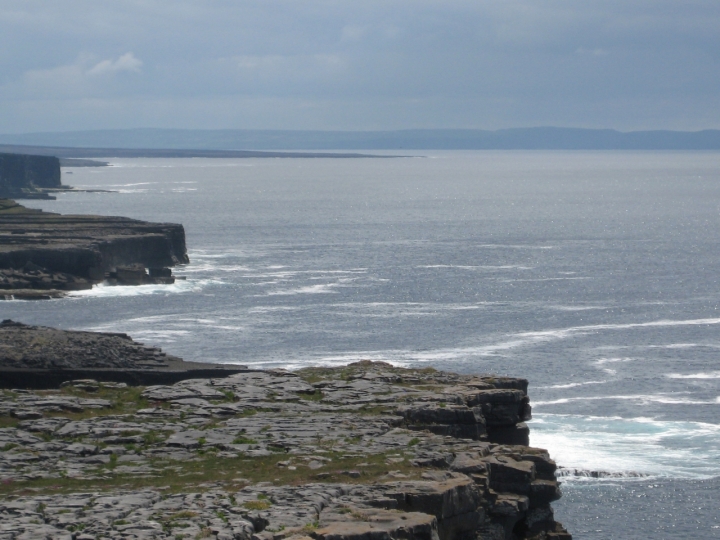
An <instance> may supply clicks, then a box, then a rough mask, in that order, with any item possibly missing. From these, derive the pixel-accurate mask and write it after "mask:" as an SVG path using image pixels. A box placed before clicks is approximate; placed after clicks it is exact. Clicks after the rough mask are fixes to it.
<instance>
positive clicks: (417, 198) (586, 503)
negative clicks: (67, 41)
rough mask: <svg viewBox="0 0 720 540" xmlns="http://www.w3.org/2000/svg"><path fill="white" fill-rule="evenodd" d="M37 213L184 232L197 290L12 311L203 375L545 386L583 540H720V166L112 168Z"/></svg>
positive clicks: (567, 160) (594, 155) (594, 159)
mask: <svg viewBox="0 0 720 540" xmlns="http://www.w3.org/2000/svg"><path fill="white" fill-rule="evenodd" d="M110 163H111V166H110V167H105V168H69V169H64V175H63V176H64V177H63V181H64V182H65V183H67V184H70V185H74V186H76V187H79V188H87V189H106V190H113V191H114V192H113V193H67V194H61V195H59V196H58V200H57V201H26V204H27V206H32V207H37V208H42V209H44V210H48V211H54V212H61V213H83V214H103V215H121V216H129V217H134V218H139V219H143V220H150V221H168V222H177V223H182V224H184V226H185V229H186V233H187V245H188V250H189V256H190V260H191V263H190V264H189V265H187V266H184V267H180V268H177V269H175V273H176V274H178V275H183V276H187V280H186V281H178V282H177V283H176V284H174V285H163V286H153V285H148V286H141V287H109V286H99V287H96V288H94V289H93V290H92V291H85V292H78V293H74V294H73V295H72V296H71V297H69V298H65V299H60V300H52V301H45V302H21V301H11V302H3V303H0V311H1V312H2V313H1V314H2V318H12V319H15V320H19V321H23V322H25V323H31V324H41V325H49V326H59V327H62V328H73V329H86V330H98V331H116V332H117V331H119V332H127V333H129V334H131V335H132V336H133V337H134V338H135V339H137V340H140V341H142V342H144V343H146V344H151V345H158V346H161V347H163V349H164V350H166V351H167V352H169V353H172V354H175V355H178V356H181V357H183V358H185V359H187V360H194V361H206V362H238V363H242V364H247V365H250V366H254V367H286V368H298V367H302V366H307V365H316V364H326V365H341V364H345V363H348V362H352V361H356V360H361V359H371V360H383V361H387V362H392V363H394V364H396V365H403V366H433V367H435V368H438V369H446V370H453V371H460V372H464V373H497V374H503V375H511V376H520V377H526V378H528V379H529V380H530V391H529V392H530V396H531V400H532V403H533V418H534V419H533V421H532V422H531V430H532V431H531V443H532V444H533V445H535V446H539V447H544V448H547V449H549V450H550V452H551V453H552V455H553V457H554V458H555V459H556V460H557V462H558V464H559V465H560V466H562V467H563V469H562V474H563V475H564V476H563V477H562V479H561V480H562V481H563V492H564V498H563V499H561V500H560V501H558V502H557V503H555V504H554V507H555V509H556V514H557V518H558V519H559V520H560V521H562V522H563V523H565V524H566V526H567V527H568V528H569V529H570V530H571V531H572V532H573V533H574V535H575V537H576V538H579V539H598V540H599V539H606V538H613V539H636V538H637V539H646V538H653V539H664V538H673V539H675V538H677V539H679V538H686V539H695V538H720V511H719V510H718V508H719V507H720V503H719V501H720V496H718V492H719V491H718V490H719V489H720V414H719V413H720V360H719V358H720V312H719V311H718V305H719V303H720V283H719V277H720V250H719V249H718V248H719V243H720V234H719V233H718V231H720V153H718V152H550V151H543V152H524V151H514V152H424V153H422V155H421V154H416V155H414V156H408V157H402V158H390V157H383V158H362V159H237V160H234V159H111V160H110Z"/></svg>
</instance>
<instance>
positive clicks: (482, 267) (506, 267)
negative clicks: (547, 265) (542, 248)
mask: <svg viewBox="0 0 720 540" xmlns="http://www.w3.org/2000/svg"><path fill="white" fill-rule="evenodd" d="M416 268H457V269H459V270H532V269H533V267H532V266H520V265H515V264H507V265H499V266H493V265H478V266H471V265H462V264H426V265H421V266H417V267H416Z"/></svg>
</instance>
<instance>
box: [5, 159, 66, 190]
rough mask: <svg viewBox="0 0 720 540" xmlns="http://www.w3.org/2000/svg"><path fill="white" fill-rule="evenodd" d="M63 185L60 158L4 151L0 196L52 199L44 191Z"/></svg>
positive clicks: (59, 187)
mask: <svg viewBox="0 0 720 540" xmlns="http://www.w3.org/2000/svg"><path fill="white" fill-rule="evenodd" d="M62 187H63V186H62V183H61V181H60V160H59V159H58V158H56V157H53V156H31V155H27V154H7V153H0V197H10V198H16V199H52V198H53V197H51V196H49V195H48V194H47V192H46V191H44V190H47V189H61V188H62Z"/></svg>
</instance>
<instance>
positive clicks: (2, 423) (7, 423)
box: [0, 416, 20, 428]
mask: <svg viewBox="0 0 720 540" xmlns="http://www.w3.org/2000/svg"><path fill="white" fill-rule="evenodd" d="M18 425H20V420H18V419H17V418H13V417H12V416H0V428H16V427H18Z"/></svg>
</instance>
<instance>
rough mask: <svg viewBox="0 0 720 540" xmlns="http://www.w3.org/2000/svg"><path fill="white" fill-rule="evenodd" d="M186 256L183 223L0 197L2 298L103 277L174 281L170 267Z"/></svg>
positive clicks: (85, 284)
mask: <svg viewBox="0 0 720 540" xmlns="http://www.w3.org/2000/svg"><path fill="white" fill-rule="evenodd" d="M187 262H188V256H187V249H186V246H185V230H184V228H183V226H182V225H178V224H174V223H150V222H146V221H139V220H135V219H129V218H123V217H105V216H81V215H60V214H54V213H50V212H43V211H41V210H34V209H29V208H25V207H24V206H21V205H19V204H18V203H16V202H15V201H13V200H9V199H0V298H3V297H5V296H8V297H11V296H14V297H16V298H20V297H26V298H49V297H54V296H58V295H59V294H62V291H71V290H78V289H88V288H91V287H92V285H93V283H98V282H101V281H103V280H105V279H110V280H114V282H115V283H121V284H130V285H139V284H143V283H155V282H159V283H172V281H173V280H174V278H173V277H172V274H171V272H170V270H169V268H170V267H172V266H175V265H177V264H183V263H187ZM146 269H149V270H150V271H149V273H148V272H147V271H146Z"/></svg>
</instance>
